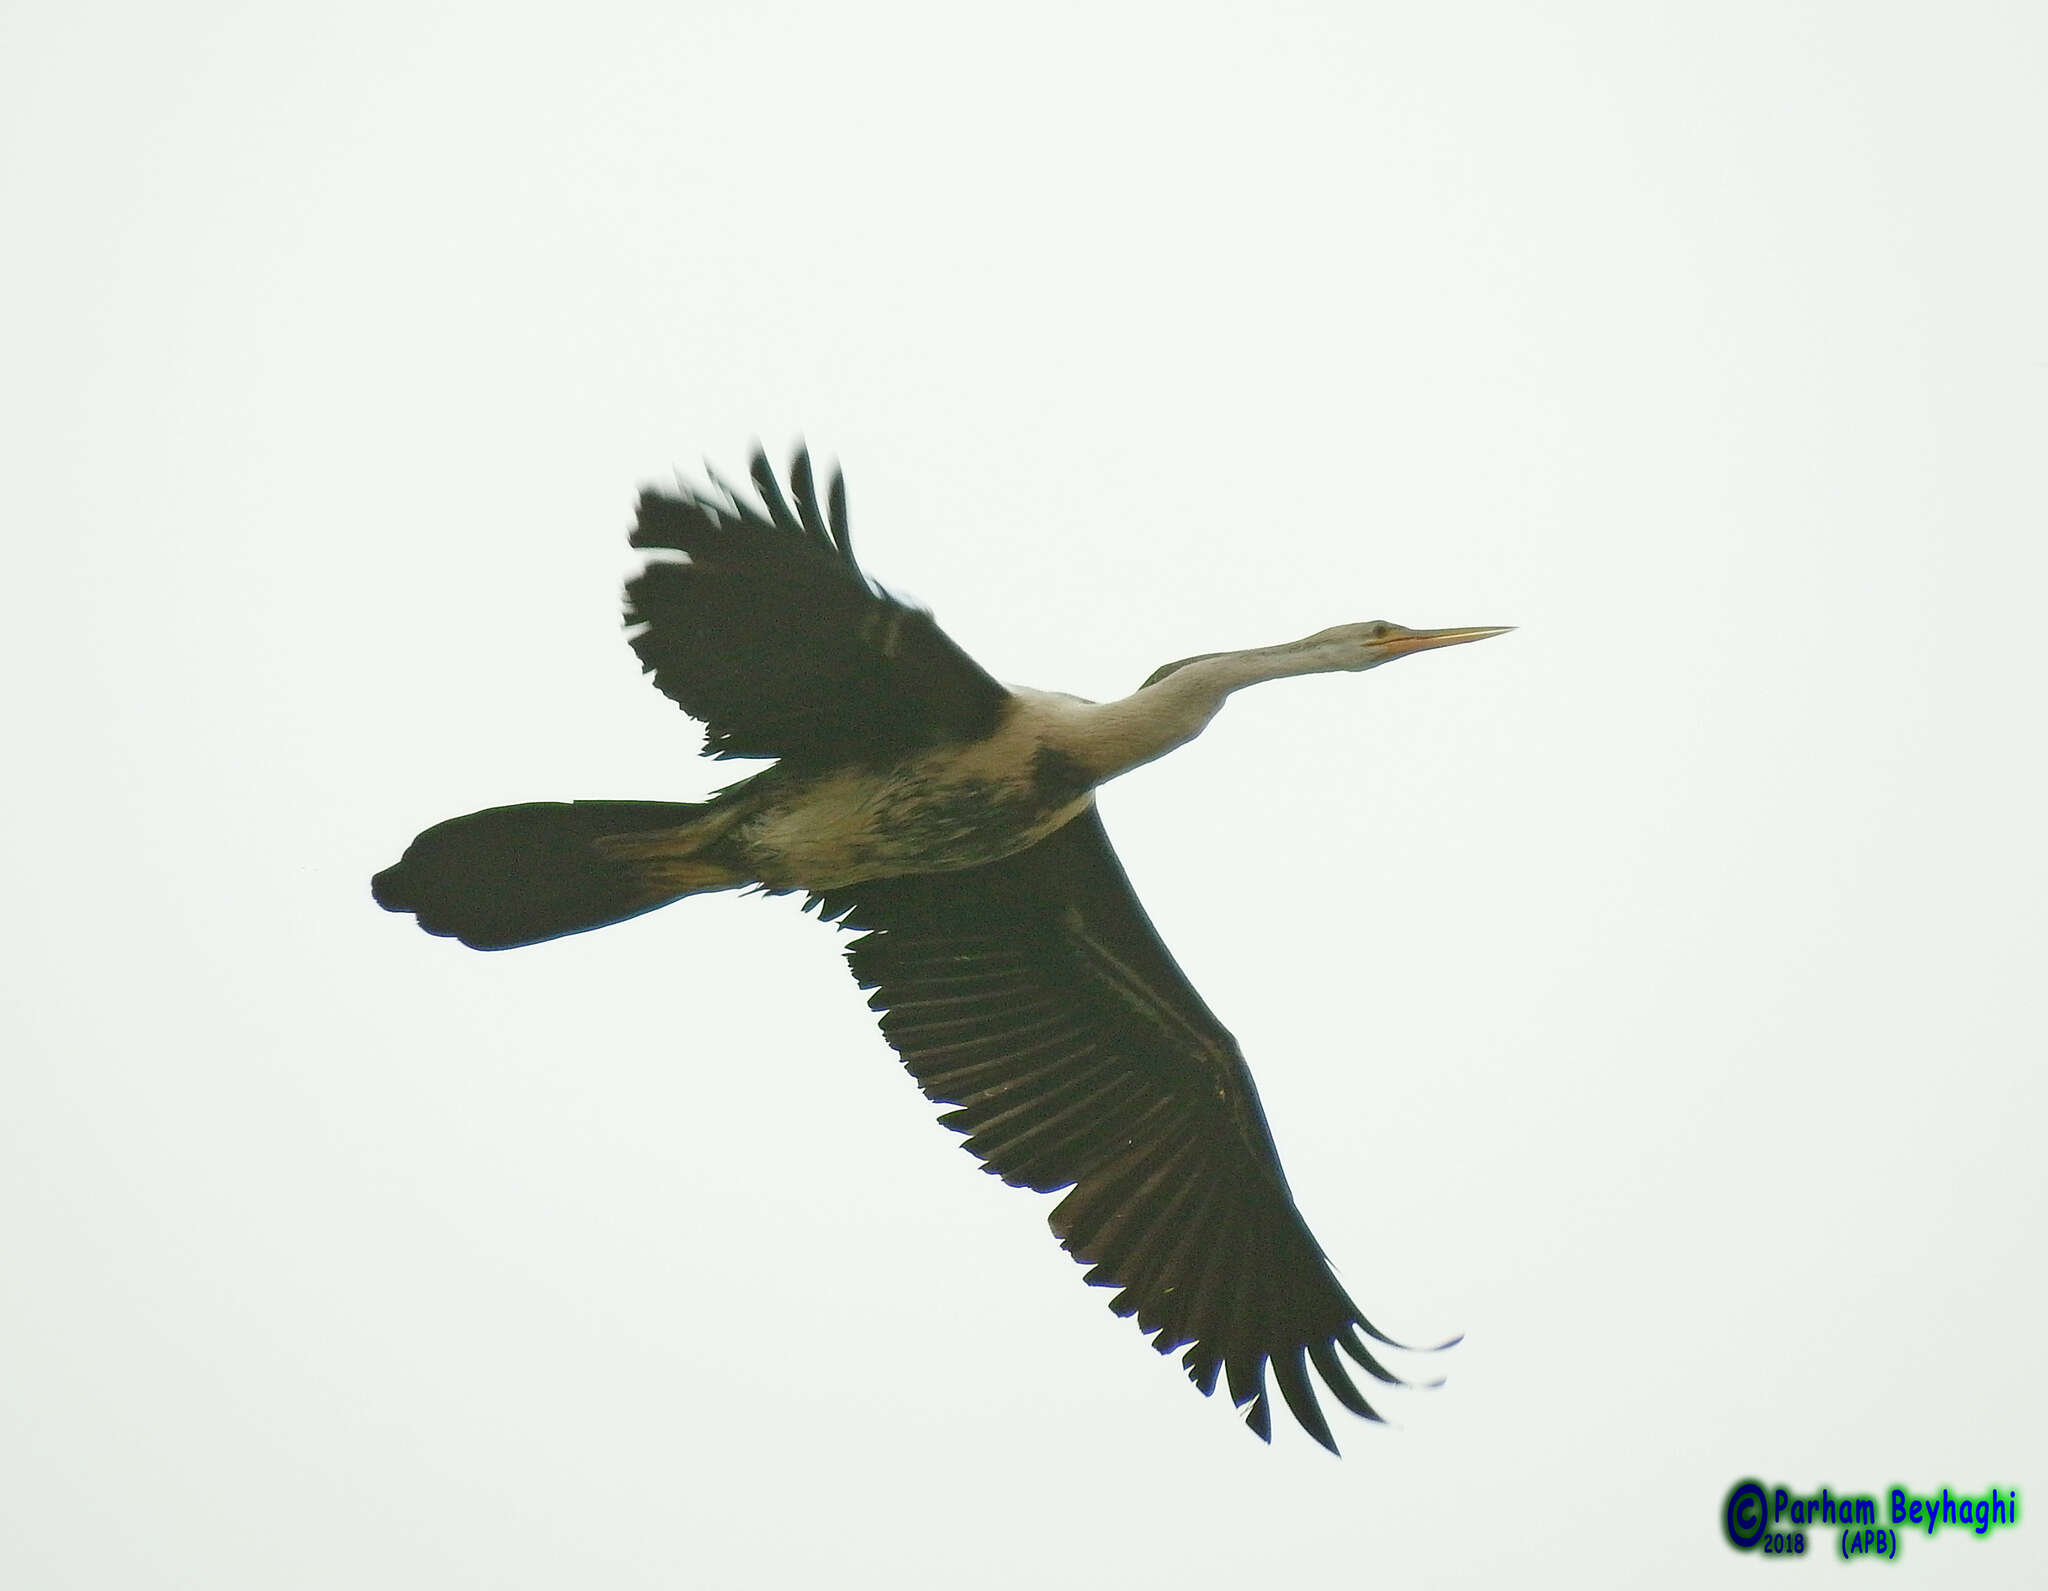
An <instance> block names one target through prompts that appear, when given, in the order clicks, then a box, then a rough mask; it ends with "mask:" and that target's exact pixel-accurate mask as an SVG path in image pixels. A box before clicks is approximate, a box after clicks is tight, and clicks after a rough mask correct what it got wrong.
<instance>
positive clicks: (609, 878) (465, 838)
mask: <svg viewBox="0 0 2048 1591" xmlns="http://www.w3.org/2000/svg"><path fill="white" fill-rule="evenodd" d="M715 804H716V803H706V804H704V805H693V804H691V803H689V802H683V801H533V802H529V803H527V804H526V805H524V806H516V807H492V808H490V809H489V810H488V811H485V812H472V813H469V814H468V815H467V816H465V817H459V818H450V819H449V820H448V821H447V822H446V823H437V824H435V825H434V826H433V827H432V828H431V829H428V830H427V831H426V832H425V833H424V834H422V835H421V836H420V837H419V838H418V839H416V840H414V841H413V842H412V844H411V845H409V846H407V847H406V850H405V855H404V856H402V857H400V858H399V859H398V861H397V862H396V863H394V864H393V865H392V866H390V867H387V868H386V869H385V870H384V871H383V872H381V873H379V874H378V875H377V876H376V877H375V878H374V879H372V880H371V882H370V889H371V892H372V893H373V894H374V895H375V896H376V899H377V904H378V905H379V906H382V907H383V908H384V909H385V910H386V911H394V912H411V913H413V915H414V916H416V917H417V918H418V919H419V924H420V927H422V928H424V929H425V930H426V931H427V932H428V933H430V934H442V935H445V936H447V937H449V938H453V939H459V940H461V941H462V942H463V943H464V944H465V945H468V946H470V947H471V948H472V949H475V950H510V949H512V948H513V947H514V946H517V945H532V944H538V943H540V941H542V940H544V939H559V938H560V937H561V936H562V935H564V934H580V933H583V932H585V931H586V930H588V929H592V928H603V927H605V926H606V925H607V924H610V923H619V922H624V921H625V920H626V919H627V918H629V917H638V916H639V915H640V914H641V913H642V912H648V911H652V910H654V908H655V907H657V906H666V905H667V904H668V903H669V902H670V901H672V900H676V899H678V898H680V897H681V896H684V895H694V894H697V893H699V892H701V891H704V890H714V889H731V888H733V887H734V886H736V885H739V884H744V883H746V882H747V880H746V879H745V878H743V877H741V876H739V875H738V874H736V873H734V872H733V870H732V869H731V868H729V867H727V866H725V865H723V864H721V863H718V862H715V861H712V860H710V859H709V858H705V859H703V860H696V859H694V853H695V852H696V851H697V850H698V849H699V848H700V847H702V846H704V845H706V844H708V842H709V841H711V840H713V839H715V838H716V837H717V836H718V835H719V834H721V833H723V831H724V829H725V827H726V824H724V823H722V822H716V821H714V822H710V823H706V822H704V821H703V820H704V819H705V817H706V815H707V814H708V813H709V812H710V811H711V809H712V807H713V806H714V805H715ZM621 837H627V838H628V840H629V843H628V844H626V845H624V846H611V845H607V844H605V843H604V842H606V841H616V840H618V839H620V838H621ZM622 851H623V852H627V853H632V854H625V855H622V854H619V853H620V852H622Z"/></svg>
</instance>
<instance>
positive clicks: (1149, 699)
mask: <svg viewBox="0 0 2048 1591" xmlns="http://www.w3.org/2000/svg"><path fill="white" fill-rule="evenodd" d="M1357 667H1358V651H1357V648H1356V647H1355V646H1352V647H1341V646H1337V645H1333V644H1331V643H1330V642H1328V641H1326V640H1324V639H1323V638H1322V637H1320V636H1311V637H1309V638H1308V639H1307V640H1304V641H1290V642H1288V643H1287V644H1286V645H1284V646H1259V647H1253V648H1252V649H1251V650H1250V651H1247V652H1218V653H1216V654H1215V655H1214V656H1212V657H1204V658H1197V659H1196V660H1195V661H1194V662H1192V663H1184V664H1182V665H1181V666H1180V667H1179V668H1177V669H1175V670H1174V671H1173V672H1172V673H1171V674H1169V675H1167V676H1166V678H1165V679H1163V680H1160V681H1159V682H1158V683H1157V684H1156V685H1147V686H1145V687H1144V689H1142V690H1139V691H1134V692H1133V693H1132V694H1131V695H1129V696H1126V697H1124V698H1123V699H1122V700H1121V701H1114V702H1087V703H1080V704H1076V710H1075V711H1074V712H1072V713H1071V714H1065V715H1062V716H1063V720H1064V721H1063V722H1062V723H1061V725H1060V726H1059V733H1058V736H1057V738H1058V740H1059V742H1060V744H1059V748H1058V749H1059V750H1061V751H1062V752H1064V753H1065V754H1066V755H1067V756H1069V757H1071V758H1073V759H1074V761H1075V762H1077V763H1078V764H1080V766H1081V767H1082V768H1083V769H1084V770H1085V771H1086V772H1087V774H1088V775H1089V777H1090V778H1091V779H1093V780H1094V781H1095V782H1096V783H1097V784H1100V783H1101V782H1103V781H1104V780H1106V779H1114V778H1115V777H1116V776H1117V775H1118V774H1120V773H1128V772H1130V770H1131V769H1133V768H1138V767H1142V766H1144V764H1146V763H1148V762H1151V761H1153V760H1154V759H1156V758H1159V757H1163V756H1165V755H1166V754H1167V753H1168V752H1169V751H1172V750H1173V749H1174V748H1175V747H1176V746H1184V745H1186V744H1187V743H1188V742H1189V741H1190V740H1193V739H1194V738H1195V736H1197V735H1199V734H1200V733H1201V732H1202V731H1203V730H1204V729H1206V728H1208V726H1209V720H1210V719H1212V718H1214V717H1215V716H1216V714H1217V713H1218V712H1219V711H1221V710H1222V707H1223V703H1224V702H1225V701H1226V700H1227V699H1228V698H1229V696H1230V694H1231V692H1233V691H1239V690H1242V689H1244V687H1245V686H1247V685H1257V684H1258V683H1260V682H1261V681H1262V680H1269V679H1287V678H1289V677H1290V676H1292V675H1296V674H1328V673H1331V672H1334V671H1336V670H1338V669H1347V668H1349V669H1355V668H1357Z"/></svg>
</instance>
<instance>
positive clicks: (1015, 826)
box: [732, 763, 1089, 890]
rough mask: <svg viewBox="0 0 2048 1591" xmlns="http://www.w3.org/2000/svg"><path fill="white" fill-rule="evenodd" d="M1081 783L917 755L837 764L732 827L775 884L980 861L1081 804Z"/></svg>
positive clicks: (738, 844)
mask: <svg viewBox="0 0 2048 1591" xmlns="http://www.w3.org/2000/svg"><path fill="white" fill-rule="evenodd" d="M1088 801H1089V792H1088V790H1087V789H1086V788H1085V787H1083V788H1081V789H1079V790H1078V791H1076V790H1073V789H1070V788H1058V787H1050V786H1048V785H1046V784H1044V783H1042V782H1039V781H1035V780H1030V779H1024V780H1014V779H989V778H978V777H973V776H966V775H961V774H959V773H957V772H950V771H947V770H943V769H934V768H932V767H929V766H924V765H919V764H915V763H913V764H907V765H903V766H899V767H896V768H892V769H887V770H867V769H841V770H838V771H837V772H834V773H829V774H825V775H822V776H820V777H817V778H813V779H805V780H802V781H800V782H797V783H794V784H792V785H790V786H787V787H785V788H783V789H781V790H779V791H777V792H775V794H774V795H772V796H771V797H770V798H769V799H768V800H767V801H765V802H764V803H763V804H762V806H761V807H760V808H759V809H758V810H757V811H755V812H754V813H753V814H751V815H750V816H748V817H747V818H745V819H743V820H742V821H741V822H740V823H739V824H738V825H737V827H736V829H735V831H734V834H733V836H732V839H733V843H734V845H735V848H736V849H737V850H738V851H739V852H740V855H741V857H742V858H743V860H744V863H745V865H746V866H747V867H748V869H749V870H750V871H751V872H752V873H753V876H754V877H756V878H758V879H759V880H760V881H761V882H762V883H764V884H767V885H769V886H771V887H773V888H777V889H810V890H822V889H841V888H844V887H845V886H847V885H849V884H858V883H861V882H863V881H865V880H867V879H874V878H897V877H901V876H903V875H904V874H909V873H948V872H954V871H957V870H958V869H960V868H965V867H979V866H980V865H981V864H982V863H984V862H994V861H998V860H1000V859H1001V858H1003V857H1005V856H1011V855H1014V854H1015V853H1016V852H1018V851H1021V850H1023V849H1025V848H1026V847H1027V846H1031V845H1035V844H1037V843H1038V841H1040V840H1042V839H1043V838H1045V836H1046V835H1048V834H1050V833H1052V831H1053V830H1054V829H1056V828H1058V827H1059V826H1060V825H1061V824H1063V823H1065V822H1067V821H1068V819H1070V818H1073V817H1075V816H1076V815H1078V814H1079V813H1080V812H1081V810H1082V809H1083V808H1084V807H1086V806H1087V804H1088Z"/></svg>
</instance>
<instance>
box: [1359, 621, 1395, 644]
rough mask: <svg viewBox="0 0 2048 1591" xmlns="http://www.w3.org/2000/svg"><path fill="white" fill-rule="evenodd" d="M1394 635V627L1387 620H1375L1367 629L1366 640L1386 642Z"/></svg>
mask: <svg viewBox="0 0 2048 1591" xmlns="http://www.w3.org/2000/svg"><path fill="white" fill-rule="evenodd" d="M1393 633H1394V627H1393V626H1392V625H1391V624H1389V623H1387V621H1386V620H1385V619H1374V620H1373V621H1372V623H1370V624H1368V625H1367V626H1366V627H1365V635H1366V639H1367V640H1369V641H1384V640H1385V639H1386V638H1387V637H1388V636H1390V635H1392V634H1393Z"/></svg>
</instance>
